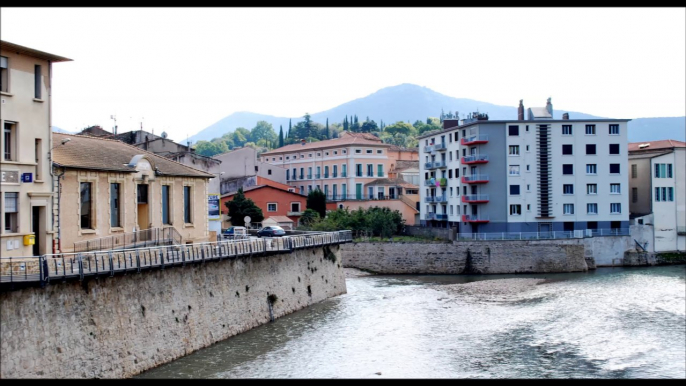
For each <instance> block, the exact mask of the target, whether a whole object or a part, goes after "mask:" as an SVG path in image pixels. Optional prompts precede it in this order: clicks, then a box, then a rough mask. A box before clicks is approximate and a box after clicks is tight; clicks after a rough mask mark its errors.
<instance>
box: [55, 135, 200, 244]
mask: <svg viewBox="0 0 686 386" xmlns="http://www.w3.org/2000/svg"><path fill="white" fill-rule="evenodd" d="M66 139H68V140H69V141H65V140H66ZM53 140H54V141H55V142H56V143H64V145H61V146H58V147H56V148H55V149H54V155H53V165H54V167H53V168H54V170H53V174H54V175H55V179H56V181H57V184H56V185H57V186H58V190H57V198H58V205H57V216H56V217H57V219H58V221H57V223H58V230H59V232H58V235H59V240H60V243H59V247H60V251H61V252H71V251H73V250H74V249H75V244H77V243H82V242H84V241H89V240H90V241H92V240H95V239H103V238H111V237H115V236H123V235H124V234H131V233H134V232H138V231H141V230H145V229H166V228H174V229H175V233H178V234H179V235H180V238H181V242H183V243H189V242H204V241H208V240H209V232H208V201H207V194H208V181H209V180H210V179H211V178H212V177H213V175H212V174H210V173H207V172H204V171H201V170H198V169H194V168H191V167H188V166H185V165H183V164H180V163H178V162H175V161H172V160H169V159H167V158H165V157H161V156H158V155H156V154H154V153H151V152H147V151H144V150H142V149H139V148H137V147H135V146H131V145H128V144H125V143H123V142H120V141H116V140H108V139H101V138H97V137H90V136H81V135H68V134H58V133H53Z"/></svg>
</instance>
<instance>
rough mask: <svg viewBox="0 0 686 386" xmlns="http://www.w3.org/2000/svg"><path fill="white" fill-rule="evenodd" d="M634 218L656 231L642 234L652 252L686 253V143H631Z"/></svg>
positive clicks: (641, 239)
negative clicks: (685, 251)
mask: <svg viewBox="0 0 686 386" xmlns="http://www.w3.org/2000/svg"><path fill="white" fill-rule="evenodd" d="M629 167H630V168H631V169H630V178H629V188H630V189H631V193H630V194H631V202H630V204H629V211H630V218H631V219H632V221H635V223H636V224H637V225H648V226H651V227H652V232H650V234H649V235H643V234H639V235H636V237H635V238H637V239H640V240H638V241H639V242H642V243H643V242H647V243H648V244H647V247H648V249H649V250H650V251H655V252H664V251H684V250H686V194H685V193H684V192H686V142H682V141H676V140H672V139H668V140H660V141H650V142H632V143H629Z"/></svg>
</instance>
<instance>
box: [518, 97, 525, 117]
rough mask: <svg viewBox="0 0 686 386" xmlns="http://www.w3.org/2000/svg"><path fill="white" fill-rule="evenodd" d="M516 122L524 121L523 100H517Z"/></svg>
mask: <svg viewBox="0 0 686 386" xmlns="http://www.w3.org/2000/svg"><path fill="white" fill-rule="evenodd" d="M517 120H518V121H523V120H524V100H523V99H520V100H519V107H518V108H517Z"/></svg>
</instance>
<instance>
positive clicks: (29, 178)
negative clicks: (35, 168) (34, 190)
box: [21, 173, 33, 182]
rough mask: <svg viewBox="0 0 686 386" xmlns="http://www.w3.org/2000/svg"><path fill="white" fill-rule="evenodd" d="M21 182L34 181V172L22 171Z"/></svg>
mask: <svg viewBox="0 0 686 386" xmlns="http://www.w3.org/2000/svg"><path fill="white" fill-rule="evenodd" d="M21 182H33V173H22V174H21Z"/></svg>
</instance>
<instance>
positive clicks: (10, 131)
mask: <svg viewBox="0 0 686 386" xmlns="http://www.w3.org/2000/svg"><path fill="white" fill-rule="evenodd" d="M3 141H4V142H3V153H4V156H3V157H4V160H5V161H16V160H17V124H16V123H14V122H7V121H5V129H4V132H3Z"/></svg>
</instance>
